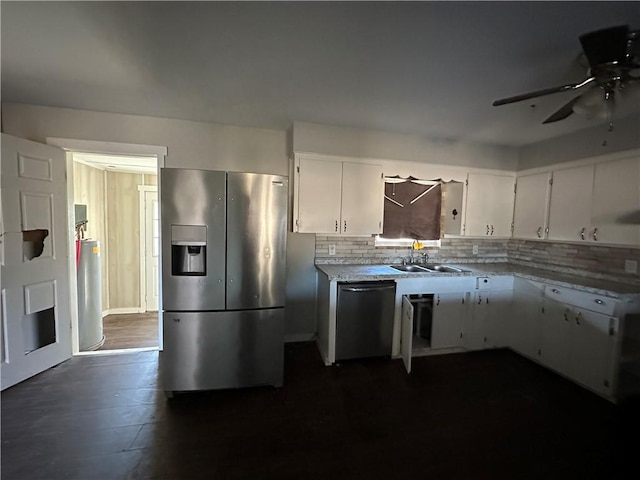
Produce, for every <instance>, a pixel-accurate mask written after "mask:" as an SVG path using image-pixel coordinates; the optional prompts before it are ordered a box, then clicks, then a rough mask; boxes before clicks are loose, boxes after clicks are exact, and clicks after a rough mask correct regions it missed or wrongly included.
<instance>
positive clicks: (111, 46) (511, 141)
mask: <svg viewBox="0 0 640 480" xmlns="http://www.w3.org/2000/svg"><path fill="white" fill-rule="evenodd" d="M1 14H2V96H3V101H5V102H6V101H10V102H22V103H32V104H40V105H51V106H60V107H69V108H79V109H88V110H97V111H107V112H119V113H128V114H141V115H150V116H159V117H169V118H180V119H189V120H198V121H207V122H220V123H227V124H234V125H241V126H251V127H263V128H275V129H286V128H289V127H290V126H291V124H292V122H293V121H294V120H297V121H304V122H313V123H321V124H329V125H337V126H345V127H356V128H368V129H377V130H385V131H389V132H398V133H407V134H418V135H424V136H427V137H432V138H447V139H456V140H462V141H477V142H485V143H493V144H505V145H516V146H517V145H525V144H529V143H533V142H536V141H540V140H544V139H548V138H552V137H556V136H559V135H563V134H566V133H569V132H573V131H576V130H580V129H583V128H587V127H590V126H593V125H594V123H593V121H587V120H585V119H584V118H581V117H579V116H577V115H573V116H572V117H570V118H569V119H567V120H564V121H562V122H559V123H554V124H549V125H541V122H542V121H543V120H544V119H545V118H546V117H547V116H549V115H550V114H551V113H553V112H554V111H555V110H556V109H557V108H559V107H560V105H562V104H563V103H564V102H566V101H568V100H569V99H570V98H572V94H571V93H563V94H556V95H551V96H548V97H544V98H540V99H537V100H536V101H535V102H521V103H518V104H513V105H507V106H502V107H492V106H491V102H492V101H493V100H495V99H497V98H501V97H506V96H511V95H515V94H519V93H524V92H528V91H531V90H537V89H541V88H547V87H551V86H556V85H561V84H563V83H567V82H574V81H578V80H581V79H583V78H584V76H585V73H586V72H585V71H584V68H583V67H581V66H580V65H579V64H578V62H577V60H576V59H577V56H578V54H579V53H580V44H579V41H578V36H579V35H580V34H582V33H585V32H588V31H591V30H595V29H598V28H603V27H607V26H612V25H617V24H629V25H630V26H631V27H632V28H634V29H638V28H640V2H532V3H529V2H469V3H467V2H464V3H463V2H348V3H347V2H325V3H316V2H284V3H270V2H257V3H254V2H232V3H222V2H159V3H156V2H106V3H95V2H39V3H31V2H6V1H3V2H2V4H1ZM531 105H535V107H532V106H531ZM623 113H624V112H623ZM628 114H631V115H635V116H636V117H638V119H639V123H640V113H639V112H638V110H635V111H627V112H626V115H628Z"/></svg>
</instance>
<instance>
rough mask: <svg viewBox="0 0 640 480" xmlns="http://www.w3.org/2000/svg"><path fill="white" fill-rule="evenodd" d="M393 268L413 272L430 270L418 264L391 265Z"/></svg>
mask: <svg viewBox="0 0 640 480" xmlns="http://www.w3.org/2000/svg"><path fill="white" fill-rule="evenodd" d="M389 266H390V267H391V268H394V269H396V270H399V271H400V272H412V273H426V272H428V271H429V270H428V269H426V268H424V267H419V266H418V265H389Z"/></svg>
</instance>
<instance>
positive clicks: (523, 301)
mask: <svg viewBox="0 0 640 480" xmlns="http://www.w3.org/2000/svg"><path fill="white" fill-rule="evenodd" d="M529 289H530V290H532V291H535V288H533V287H531V288H529ZM514 304H515V305H516V314H515V315H513V317H512V318H511V322H510V324H509V330H508V336H509V337H510V338H509V344H510V345H511V346H512V347H513V349H514V350H516V351H517V352H519V353H521V354H522V355H525V356H527V357H529V358H534V359H537V358H538V348H539V343H540V340H539V339H540V309H541V307H542V297H541V294H535V293H527V292H524V291H521V290H519V289H518V288H516V290H515V292H514Z"/></svg>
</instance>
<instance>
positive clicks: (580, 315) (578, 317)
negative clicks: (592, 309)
mask: <svg viewBox="0 0 640 480" xmlns="http://www.w3.org/2000/svg"><path fill="white" fill-rule="evenodd" d="M580 317H582V312H578V314H577V315H576V324H577V325H580Z"/></svg>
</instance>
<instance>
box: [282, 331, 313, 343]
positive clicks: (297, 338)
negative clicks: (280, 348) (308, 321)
mask: <svg viewBox="0 0 640 480" xmlns="http://www.w3.org/2000/svg"><path fill="white" fill-rule="evenodd" d="M315 338H316V334H315V333H292V334H290V335H285V336H284V343H294V342H311V341H312V340H313V339H315Z"/></svg>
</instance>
